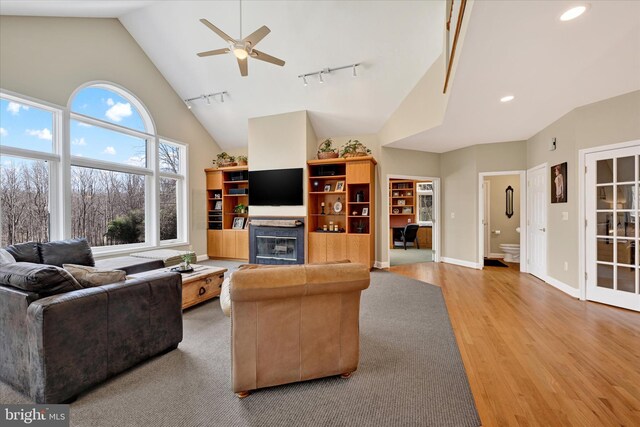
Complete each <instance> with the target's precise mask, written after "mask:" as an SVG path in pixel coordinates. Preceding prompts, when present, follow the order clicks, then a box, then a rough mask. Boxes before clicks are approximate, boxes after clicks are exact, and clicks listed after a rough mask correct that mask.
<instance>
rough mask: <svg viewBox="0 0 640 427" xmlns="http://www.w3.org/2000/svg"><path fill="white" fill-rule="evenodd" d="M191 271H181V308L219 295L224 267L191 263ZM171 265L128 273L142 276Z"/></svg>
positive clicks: (165, 269)
mask: <svg viewBox="0 0 640 427" xmlns="http://www.w3.org/2000/svg"><path fill="white" fill-rule="evenodd" d="M191 266H192V267H193V273H182V274H181V275H182V309H183V310H184V309H185V308H187V307H191V306H194V305H196V304H200V303H201V302H204V301H207V300H209V299H211V298H214V297H217V296H219V295H220V288H221V287H222V282H223V280H224V273H225V272H226V271H227V269H226V268H220V267H210V266H207V265H197V264H191ZM171 268H173V267H165V268H159V269H157V270H150V271H145V272H143V273H137V274H130V275H129V277H144V276H145V275H148V274H152V273H157V272H159V271H171Z"/></svg>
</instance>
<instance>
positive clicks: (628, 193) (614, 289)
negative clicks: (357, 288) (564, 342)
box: [582, 144, 640, 311]
mask: <svg viewBox="0 0 640 427" xmlns="http://www.w3.org/2000/svg"><path fill="white" fill-rule="evenodd" d="M639 162H640V144H637V145H632V146H629V147H625V148H618V149H608V150H602V151H597V152H590V153H586V154H585V155H584V163H585V166H586V170H585V178H584V189H585V190H586V191H584V192H583V193H582V194H585V202H584V203H585V206H584V213H585V219H586V226H585V237H584V242H585V244H586V246H585V248H586V251H585V252H584V253H585V267H586V269H585V272H586V275H585V279H586V299H587V300H590V301H596V302H601V303H604V304H609V305H613V306H616V307H622V308H626V309H630V310H636V311H640V263H639V262H638V258H639V255H640V253H639V252H638V251H639V250H638V241H639V240H638V239H639V238H640V234H639V230H638V214H639V211H638V205H639V203H638V202H639V200H638V198H639V192H638V190H639V185H640V163H639Z"/></svg>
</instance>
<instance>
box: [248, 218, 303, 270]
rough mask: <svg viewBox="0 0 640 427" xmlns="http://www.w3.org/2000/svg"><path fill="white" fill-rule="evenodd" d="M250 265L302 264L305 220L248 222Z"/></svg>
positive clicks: (255, 219)
mask: <svg viewBox="0 0 640 427" xmlns="http://www.w3.org/2000/svg"><path fill="white" fill-rule="evenodd" d="M249 262H251V263H252V264H271V265H289V264H304V218H255V217H252V218H251V219H250V223H249Z"/></svg>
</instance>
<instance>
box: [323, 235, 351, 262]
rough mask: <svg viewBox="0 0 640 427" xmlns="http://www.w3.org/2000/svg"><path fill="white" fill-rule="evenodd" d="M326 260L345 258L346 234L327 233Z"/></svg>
mask: <svg viewBox="0 0 640 427" xmlns="http://www.w3.org/2000/svg"><path fill="white" fill-rule="evenodd" d="M326 238H327V243H326V246H327V259H326V260H327V261H341V260H343V259H346V258H347V235H346V234H344V233H340V234H327V235H326Z"/></svg>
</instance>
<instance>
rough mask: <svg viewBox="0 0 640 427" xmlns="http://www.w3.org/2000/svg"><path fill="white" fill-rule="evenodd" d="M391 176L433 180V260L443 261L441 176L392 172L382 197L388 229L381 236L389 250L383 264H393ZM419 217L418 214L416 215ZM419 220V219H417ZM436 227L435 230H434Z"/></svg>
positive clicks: (415, 190)
mask: <svg viewBox="0 0 640 427" xmlns="http://www.w3.org/2000/svg"><path fill="white" fill-rule="evenodd" d="M391 178H394V179H413V180H416V181H431V182H432V183H433V194H434V195H435V197H434V203H435V205H436V206H435V207H436V208H435V209H434V210H433V221H432V222H431V224H432V225H431V233H432V234H431V239H432V245H431V249H432V250H433V252H434V257H433V262H440V261H441V257H440V254H441V253H442V252H441V246H442V244H441V242H442V227H441V226H440V210H441V209H442V207H441V204H440V202H441V200H442V197H441V195H440V178H439V177H435V176H414V175H399V174H394V173H390V174H387V176H386V180H385V183H386V185H385V188H383V189H382V199H383V201H384V202H385V204H384V207H383V209H385V210H386V212H387V213H386V216H387V226H388V229H387V230H384V233H383V236H381V241H382V243H383V246H384V247H385V248H386V250H387V259H388V260H389V261H388V262H387V263H382V264H389V265H391V252H390V251H391V248H389V229H390V228H391V216H390V214H389V209H388V207H389V182H390V180H391ZM414 192H415V193H416V196H417V189H414ZM414 214H416V215H417V213H416V212H414ZM416 218H417V216H416ZM416 221H417V219H416ZM434 228H435V232H434ZM383 268H384V267H383Z"/></svg>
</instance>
